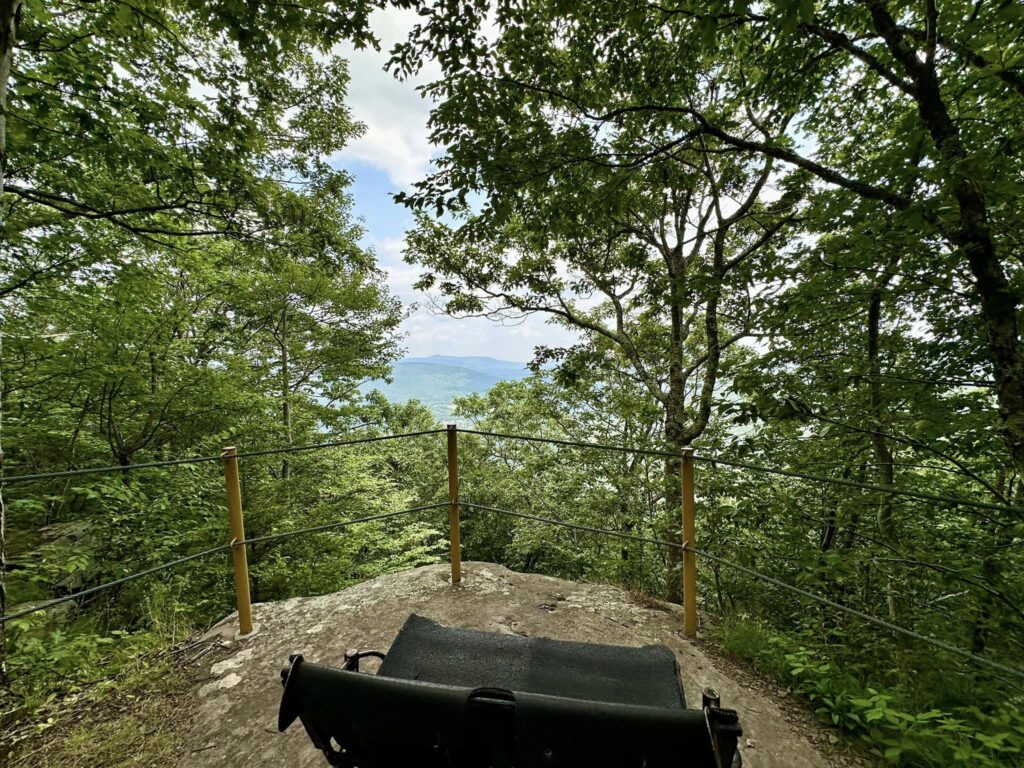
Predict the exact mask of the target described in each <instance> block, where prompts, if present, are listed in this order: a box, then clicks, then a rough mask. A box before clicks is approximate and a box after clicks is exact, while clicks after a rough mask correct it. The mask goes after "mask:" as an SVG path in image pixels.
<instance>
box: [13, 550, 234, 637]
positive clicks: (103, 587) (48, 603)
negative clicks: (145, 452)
mask: <svg viewBox="0 0 1024 768" xmlns="http://www.w3.org/2000/svg"><path fill="white" fill-rule="evenodd" d="M228 549H231V545H230V544H219V545H217V546H216V547H210V548H209V549H204V550H203V551H202V552H196V553H195V554H192V555H187V556H185V557H181V558H178V559H177V560H172V561H171V562H169V563H164V564H163V565H157V566H154V567H153V568H147V569H146V570H144V571H139V572H138V573H133V574H131V575H130V576H125V577H123V578H120V579H115V580H114V581H108V582H107V583H106V584H97V585H96V586H95V587H89V588H88V589H83V590H82V591H81V592H75V594H73V595H65V596H64V597H58V598H55V599H53V600H47V601H46V602H45V603H40V604H39V605H34V606H32V607H31V608H25V609H24V610H21V611H18V612H17V613H9V614H7V615H6V616H0V624H6V623H7V622H9V621H14V620H15V619H20V618H23V617H25V616H28V615H29V614H31V613H36V612H37V611H45V610H46V609H47V608H53V607H54V606H55V605H61V604H62V603H70V602H71V601H72V600H80V599H81V598H83V597H88V596H89V595H94V594H96V593H97V592H102V591H104V590H106V589H110V588H111V587H119V586H121V585H122V584H127V583H128V582H129V581H135V580H136V579H141V578H142V577H143V576H150V575H152V574H154V573H160V571H166V570H168V569H169V568H174V567H176V566H179V565H183V564H185V563H189V562H192V561H193V560H198V559H199V558H201V557H206V556H208V555H212V554H214V553H216V552H221V551H223V550H228Z"/></svg>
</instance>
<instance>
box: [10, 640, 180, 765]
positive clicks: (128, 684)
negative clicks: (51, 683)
mask: <svg viewBox="0 0 1024 768" xmlns="http://www.w3.org/2000/svg"><path fill="white" fill-rule="evenodd" d="M179 649H180V648H179ZM188 650H190V651H191V650H192V649H191V648H189V649H188ZM190 687H191V680H190V678H189V675H188V668H187V664H186V663H185V661H184V659H182V658H181V657H179V656H177V655H175V654H174V653H168V652H167V650H166V649H164V650H162V651H160V652H154V653H150V654H145V655H143V656H139V657H136V662H135V663H134V664H132V665H130V666H129V665H121V666H120V667H119V668H118V670H117V671H116V672H114V673H110V672H109V668H108V676H107V677H106V678H103V679H100V680H97V681H95V682H93V683H92V684H90V685H86V684H80V685H78V686H76V689H77V691H76V692H75V693H73V694H68V695H67V696H66V697H64V698H61V699H57V700H50V701H48V702H47V703H46V705H45V706H44V707H42V708H40V709H38V710H36V711H35V712H33V713H32V714H31V715H30V716H29V717H28V718H23V719H22V720H20V721H19V722H18V723H17V725H16V726H12V727H11V728H10V729H9V730H7V732H4V733H0V755H2V757H0V768H44V767H45V768H50V767H53V768H57V766H60V767H61V768H86V767H88V768H95V767H96V766H104V768H129V767H135V766H166V765H173V764H174V763H175V762H176V761H177V760H178V759H179V757H180V755H181V751H180V750H181V745H182V741H183V738H184V734H185V732H186V727H187V724H188V721H189V718H190V709H189V707H188V701H189V697H188V691H189V689H190Z"/></svg>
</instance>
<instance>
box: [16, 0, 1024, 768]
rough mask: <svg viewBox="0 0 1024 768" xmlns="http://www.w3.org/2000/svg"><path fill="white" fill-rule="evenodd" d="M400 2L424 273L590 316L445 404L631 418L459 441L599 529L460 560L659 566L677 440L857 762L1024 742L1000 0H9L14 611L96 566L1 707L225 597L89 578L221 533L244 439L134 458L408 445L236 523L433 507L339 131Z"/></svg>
mask: <svg viewBox="0 0 1024 768" xmlns="http://www.w3.org/2000/svg"><path fill="white" fill-rule="evenodd" d="M409 8H413V9H415V10H416V11H418V15H417V17H416V18H417V22H416V24H415V25H414V26H413V27H412V28H411V29H410V30H409V31H408V36H407V38H406V39H405V41H404V42H403V43H402V44H400V45H398V46H396V47H395V48H394V49H392V50H391V51H390V52H389V56H390V63H389V71H390V72H391V73H392V74H393V75H394V76H395V77H398V78H411V77H414V76H416V75H417V74H419V73H422V72H423V71H424V68H429V69H430V71H432V72H434V71H436V72H438V73H439V74H438V75H437V77H436V79H434V80H432V81H431V82H430V84H429V85H427V86H425V87H424V89H423V95H424V97H425V98H427V99H428V100H429V102H430V104H431V119H430V124H429V130H430V138H431V141H432V142H433V146H434V148H435V150H436V158H435V161H434V165H433V168H432V170H431V171H430V172H429V173H428V174H427V175H425V176H424V177H423V178H422V179H421V180H420V181H419V182H417V183H416V184H414V185H412V186H410V187H408V188H407V189H405V190H404V191H402V192H401V193H400V194H398V195H397V198H396V203H397V204H398V205H401V206H404V209H405V210H407V211H411V212H413V213H414V214H415V225H414V226H413V227H412V228H411V229H410V231H409V232H408V233H407V235H406V238H405V252H404V255H405V258H406V260H407V262H408V264H409V265H410V266H411V267H414V268H415V269H416V270H417V271H418V274H419V275H420V278H419V283H418V287H419V289H420V290H421V291H422V292H423V294H424V295H425V296H429V297H430V299H431V301H432V302H433V304H434V306H436V307H437V308H438V311H441V312H444V313H446V314H448V315H451V316H452V317H456V318H476V317H480V316H483V317H490V318H492V319H494V320H496V321H499V322H506V323H514V322H517V321H518V320H519V319H521V318H523V317H525V316H530V317H533V316H537V317H543V318H547V319H548V320H549V322H550V324H551V326H552V327H553V328H559V329H565V330H568V331H571V333H572V336H573V338H574V339H575V340H576V341H575V342H574V343H571V344H566V345H559V344H541V345H539V346H537V348H536V350H535V358H534V360H533V362H532V364H531V369H532V371H533V373H532V375H530V376H528V377H527V378H524V379H522V380H519V381H509V382H504V383H500V384H497V385H496V386H494V387H493V388H492V389H490V390H489V391H488V392H487V393H486V394H475V395H469V396H466V397H464V398H461V399H459V400H457V402H456V404H455V407H454V416H453V419H454V420H456V421H458V423H459V425H460V426H461V427H466V428H473V429H477V430H480V431H484V432H491V433H496V434H499V435H500V434H516V435H525V436H533V437H542V438H549V439H551V440H555V441H559V440H561V441H568V442H572V443H597V444H603V445H606V446H616V447H619V448H628V449H638V450H642V451H647V452H646V453H635V452H634V453H630V452H626V451H601V450H597V449H594V448H587V447H580V446H569V445H557V444H543V443H534V442H520V441H513V440H509V439H504V438H501V437H493V436H487V435H463V436H462V437H460V446H461V458H460V464H461V477H462V479H461V486H460V491H461V493H462V495H463V497H464V498H465V499H466V500H467V501H472V502H474V503H475V504H477V505H481V506H485V507H486V506H490V507H494V508H501V509H507V510H516V511H518V512H520V513H523V514H525V515H528V516H529V515H533V516H543V517H549V518H557V519H559V520H562V521H566V522H570V523H573V524H576V525H578V526H582V528H579V529H576V530H572V531H566V530H563V529H552V528H550V527H547V526H545V525H544V524H543V523H540V522H538V521H536V520H532V519H529V517H526V518H522V517H521V518H509V517H496V516H491V515H489V514H487V513H486V512H485V511H483V510H477V511H472V512H470V511H467V512H466V518H465V520H464V522H463V547H464V557H466V559H473V560H483V561H489V562H495V563H500V564H502V565H504V566H507V567H509V568H512V569H516V570H523V571H533V572H539V573H546V574H550V575H553V576H559V577H562V578H567V579H573V580H591V581H605V582H613V583H616V584H621V585H624V586H626V587H628V588H630V589H631V590H633V591H635V592H636V593H637V594H639V595H646V596H649V597H653V598H657V599H665V600H671V601H677V602H678V601H680V600H681V599H683V598H684V597H685V596H684V595H682V594H681V581H680V578H679V572H680V567H681V563H680V550H679V549H678V548H667V549H666V548H659V547H658V546H655V545H652V544H650V543H645V541H644V540H656V541H664V540H670V541H679V539H680V530H679V528H680V518H679V508H680V503H681V496H680V484H679V472H680V457H681V455H682V451H683V449H684V448H688V447H692V448H694V449H695V451H696V453H697V456H698V457H699V458H700V459H701V461H700V462H699V464H698V469H697V480H696V488H697V510H698V511H697V526H698V527H697V541H698V544H699V546H700V547H701V548H702V550H704V551H705V552H706V553H707V555H708V556H709V558H718V559H707V560H704V561H702V563H701V566H700V567H701V576H700V581H699V585H700V592H699V594H698V595H697V599H698V604H699V606H700V609H701V614H702V621H703V630H704V631H705V632H706V633H707V635H708V637H710V638H712V639H713V641H714V642H715V643H717V644H718V645H720V646H721V648H722V649H723V650H724V651H725V652H727V653H730V654H733V655H735V656H736V657H739V658H742V659H744V660H746V661H747V662H749V663H750V664H751V665H753V666H756V667H757V668H759V669H760V670H761V671H762V672H763V673H764V674H767V675H771V676H774V677H776V678H777V679H778V680H780V681H782V683H783V684H784V685H786V686H788V687H789V688H790V689H791V690H792V691H793V692H794V694H796V695H799V696H801V697H803V699H804V700H805V701H807V702H808V703H809V704H810V706H811V707H812V708H814V709H815V710H816V711H817V712H818V714H819V715H820V716H821V717H822V718H824V719H825V720H827V721H828V722H830V723H832V724H833V725H834V726H835V727H836V728H837V729H838V731H839V732H841V734H842V736H843V738H849V739H851V740H854V741H857V742H858V743H859V744H861V745H862V746H863V748H864V750H865V753H866V754H867V755H869V756H870V759H871V760H874V761H876V762H877V763H878V764H884V765H903V766H936V767H938V766H953V765H962V766H986V765H991V766H1005V765H1022V764H1024V714H1022V705H1024V665H1022V664H1021V662H1020V659H1021V656H1022V653H1024V548H1022V544H1024V498H1022V496H1024V344H1022V339H1021V305H1022V302H1024V284H1022V280H1024V273H1022V267H1021V264H1022V257H1024V243H1022V241H1021V232H1024V206H1022V205H1021V202H1022V199H1024V161H1022V157H1024V39H1022V38H1024V12H1022V10H1021V6H1020V5H1019V4H1017V3H1013V2H1006V1H1005V0H975V1H974V2H962V1H961V0H949V1H948V2H939V0H920V1H918V0H914V2H909V1H908V2H904V1H903V0H819V1H818V2H807V1H806V0H769V1H768V2H763V3H748V2H744V1H743V0H714V1H713V2H696V1H694V2H688V1H686V0H683V1H681V2H664V3H647V2H637V3H633V2H626V3H619V2H595V3H588V4H587V6H586V9H585V11H584V9H583V8H582V6H579V7H578V6H576V5H574V4H572V3H561V2H552V0H472V1H471V2H448V1H447V0H445V1H444V2H436V3H428V2H422V3H421V2H418V1H417V0H394V2H392V3H388V2H386V1H385V0H375V1H374V2H364V1H363V0H341V1H340V2H326V1H325V0H306V2H303V3H284V2H266V3H263V2H228V1H227V0H170V1H163V0H161V1H159V2H158V1H157V0H131V2H128V1H126V0H98V1H95V2H94V1H91V0H90V1H86V0H60V1H59V2H54V3H43V2H40V1H39V0H0V183H2V198H0V217H2V218H0V227H2V232H0V238H2V240H0V321H2V325H0V382H2V383H0V419H2V432H0V437H2V451H0V456H2V475H3V477H4V478H5V480H6V482H4V483H3V484H2V485H0V490H2V502H0V614H2V616H0V618H3V617H5V616H13V615H14V614H16V613H21V612H23V611H24V610H26V609H28V608H30V607H32V606H33V605H36V604H38V603H40V602H42V601H45V600H48V599H52V598H59V597H62V596H69V595H74V594H78V593H83V594H82V596H81V598H80V599H75V600H69V601H67V602H64V603H62V604H60V605H59V606H56V607H54V608H52V609H49V610H46V611H38V612H35V613H31V614H27V615H24V616H21V617H19V618H12V619H10V620H4V621H2V622H0V632H2V634H0V644H2V648H0V651H2V657H0V658H2V664H0V729H3V732H4V733H5V734H8V736H5V737H0V739H5V740H7V741H8V743H9V744H13V743H14V739H15V737H14V736H11V735H10V734H20V733H24V732H25V729H26V728H27V729H28V731H33V730H39V729H45V728H47V727H50V726H52V725H53V724H54V723H58V722H59V720H60V717H61V714H60V713H61V706H62V702H65V701H68V700H71V699H73V698H74V697H76V696H89V695H94V694H93V692H94V691H96V690H102V689H103V686H105V685H110V684H112V683H111V682H110V681H111V680H112V679H115V678H116V677H117V676H118V675H119V674H121V673H122V672H124V671H125V670H132V671H137V668H138V666H139V664H140V662H139V659H140V658H148V657H147V654H149V653H151V652H154V651H156V650H158V649H162V648H165V647H167V646H168V645H170V644H172V643H174V642H177V641H178V640H180V639H181V638H183V637H186V636H188V635H189V634H190V633H191V632H193V631H195V630H199V629H202V628H204V627H206V626H208V625H209V624H210V623H211V622H213V621H216V620H218V619H220V618H222V617H223V616H224V615H226V614H227V613H228V612H230V611H231V610H232V605H233V594H232V585H231V579H230V575H229V570H228V564H227V562H226V558H223V557H220V556H219V555H217V556H214V557H211V558H207V559H199V560H195V561H192V562H190V563H188V564H187V565H184V566H183V567H182V568H180V569H177V570H173V571H166V572H163V573H161V574H160V575H159V576H156V577H153V578H142V579H138V580H135V581H131V582H128V583H125V584H124V585H123V587H118V588H116V589H111V590H107V591H104V592H98V593H95V594H93V593H89V592H87V591H86V590H88V589H89V588H91V587H94V586H96V585H101V584H104V583H108V582H111V581H114V580H117V579H119V578H121V577H124V576H126V575H129V574H132V573H136V572H139V571H142V570H144V569H146V568H149V567H152V566H156V565H159V564H162V563H166V562H168V561H172V560H175V559H177V558H183V557H187V556H190V555H192V554H193V553H196V552H201V551H203V550H205V549H208V548H210V547H215V546H218V545H222V544H224V543H225V541H226V537H227V529H226V521H225V512H224V478H223V475H222V469H221V467H220V465H219V462H217V461H205V462H202V463H182V464H175V465H170V466H163V467H153V466H150V465H152V464H154V463H160V462H165V461H172V460H176V459H181V458H187V457H196V456H199V457H216V456H217V455H218V454H219V453H220V451H221V449H222V448H223V447H224V446H227V445H235V446H238V448H239V450H240V451H242V452H245V451H249V452H254V451H260V450H265V451H271V450H277V449H282V450H284V449H289V448H300V447H302V446H307V445H312V444H319V443H325V442H326V443H334V442H341V441H346V440H352V439H362V438H372V437H379V436H384V435H388V434H397V433H416V435H417V436H415V437H410V438H408V439H406V440H402V441H399V442H366V443H360V444H356V445H351V446H346V447H334V448H324V449H322V450H315V451H314V450H310V451H298V452H294V453H288V452H281V453H269V452H268V453H264V454H262V455H255V456H250V457H246V458H244V459H243V461H242V482H243V495H244V505H245V510H246V525H247V533H248V534H249V535H250V536H265V535H273V534H277V533H281V532H286V531H288V530H290V529H295V528H300V527H307V526H317V525H326V524H329V523H332V522H336V521H338V520H346V519H356V518H361V517H367V516H375V515H384V514H388V513H391V512H394V511H396V510H403V509H408V508H413V507H420V506H426V505H431V504H435V503H438V502H440V501H442V500H444V499H445V498H446V493H447V474H446V464H445V453H444V447H443V442H442V437H440V436H438V435H437V434H432V433H430V434H419V433H429V432H430V431H431V430H434V429H436V428H437V427H438V426H439V425H438V424H437V422H436V420H435V418H434V417H433V415H432V414H431V413H430V411H429V410H428V408H427V407H426V406H425V405H423V404H421V403H418V402H415V401H413V402H389V401H388V400H387V399H386V398H385V397H384V396H382V395H381V394H380V393H379V392H378V393H375V394H369V395H368V394H366V392H365V390H366V385H367V383H368V382H372V381H375V380H380V379H384V378H387V377H388V376H389V373H390V371H391V366H392V365H393V364H394V363H395V361H397V360H399V359H400V358H401V357H402V354H403V349H404V346H403V345H404V344H405V343H406V341H407V340H406V339H404V338H403V333H402V329H401V327H400V326H401V323H402V320H403V318H404V317H405V316H406V314H407V313H408V311H409V307H408V306H404V305H403V303H402V302H401V301H400V300H399V299H398V298H397V297H396V296H395V295H393V293H392V291H391V290H389V287H388V282H387V276H386V273H385V272H384V270H382V268H381V266H380V264H379V263H378V261H377V258H376V256H375V254H374V252H373V251H372V249H369V248H367V247H366V246H365V244H364V239H363V237H362V235H363V223H362V222H361V221H360V220H359V218H358V217H357V216H356V215H355V214H354V213H353V202H354V201H353V197H352V176H351V175H350V173H349V172H348V171H347V170H346V169H345V167H344V163H343V162H340V161H339V160H338V153H339V152H340V151H341V150H342V149H343V148H344V147H345V146H346V145H347V144H348V143H349V142H351V141H353V140H354V139H355V138H356V137H357V136H359V135H360V133H361V132H362V131H363V130H365V126H363V125H361V124H360V123H359V122H358V121H357V120H355V119H354V118H353V116H352V114H351V111H350V108H349V106H348V104H347V103H346V92H347V89H348V88H349V87H350V72H349V66H348V63H347V62H346V60H345V59H344V58H343V57H341V56H340V55H338V50H339V46H340V45H341V44H343V43H344V44H348V45H352V44H354V45H355V46H357V47H365V46H370V47H372V46H374V45H376V43H377V39H376V36H375V34H374V19H380V18H381V17H382V14H388V13H390V12H394V11H395V10H396V9H409ZM742 465H749V466H742ZM102 466H110V467H113V468H115V470H116V471H110V472H107V473H104V474H87V473H84V472H82V473H78V472H79V470H85V469H88V468H94V467H102ZM17 476H31V477H29V478H27V479H25V478H22V479H20V480H19V479H18V477H17ZM814 478H825V479H826V480H829V481H832V482H825V481H821V480H816V479H814ZM446 525H447V524H446V521H444V520H442V516H441V514H440V513H439V514H434V513H428V514H424V515H422V516H418V517H416V518H408V519H406V518H400V519H399V518H395V519H382V520H379V521H376V522H373V523H370V524H367V525H363V526H358V527H352V528H350V529H345V530H344V532H341V533H331V532H322V533H317V534H315V535H311V536H306V537H301V538H293V539H287V540H282V541H275V542H266V543H258V544H255V545H252V546H251V547H250V551H249V559H250V567H251V573H252V585H251V589H252V592H253V599H254V600H259V601H269V600H278V599H283V598H287V597H292V596H297V595H311V594H319V593H325V592H331V591H335V590H338V589H340V588H342V587H344V586H347V585H350V584H353V583H355V582H358V581H360V580H363V579H366V578H369V577H372V576H375V575H378V574H380V573H384V572H388V571H393V570H398V569H403V568H408V567H411V566H416V565H422V564H426V563H434V562H440V561H442V560H444V559H445V558H446V557H447V547H448V541H447V528H446ZM587 527H590V528H602V529H611V530H614V531H617V532H619V533H621V534H624V535H625V536H627V537H628V536H632V537H634V538H633V539H628V538H626V539H621V540H617V541H616V540H609V539H607V538H602V537H600V536H597V535H593V534H592V533H588V532H587V531H586V528H587ZM724 561H728V562H729V563H731V564H733V565H738V566H740V567H739V568H736V567H731V566H729V565H725V564H724ZM752 573H755V574H758V575H760V577H762V578H760V580H759V578H757V577H755V576H752V575H751V574H752ZM780 584H781V585H789V586H791V587H797V588H798V589H800V590H803V592H804V593H805V594H803V595H801V594H799V593H794V592H793V591H789V590H787V589H786V588H785V587H784V586H780ZM808 595H810V596H808ZM815 596H816V597H817V598H822V599H824V602H823V601H822V600H821V599H817V600H816V599H814V597H815ZM864 615H867V616H868V617H869V618H870V617H874V618H875V619H879V620H881V622H882V623H879V622H878V621H875V622H871V621H865V620H864V619H863V618H862V617H863V616H864ZM887 626H888V627H892V628H896V629H886V628H885V627H887ZM902 629H905V630H909V633H908V632H903V631H900V630H902ZM929 640H930V641H932V642H931V643H929V642H928V641H929ZM942 648H945V649H946V650H942ZM950 648H952V650H949V649H950ZM18 738H21V737H20V736H19V737H18ZM5 752H6V750H5ZM12 754H13V753H12Z"/></svg>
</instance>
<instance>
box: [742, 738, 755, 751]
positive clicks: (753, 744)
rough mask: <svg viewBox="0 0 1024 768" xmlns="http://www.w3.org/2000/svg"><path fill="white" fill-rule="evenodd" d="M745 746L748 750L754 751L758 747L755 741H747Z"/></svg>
mask: <svg viewBox="0 0 1024 768" xmlns="http://www.w3.org/2000/svg"><path fill="white" fill-rule="evenodd" d="M743 746H744V747H746V748H747V749H753V748H754V747H755V746H756V743H755V742H754V740H753V739H747V740H746V741H745V742H743Z"/></svg>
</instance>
